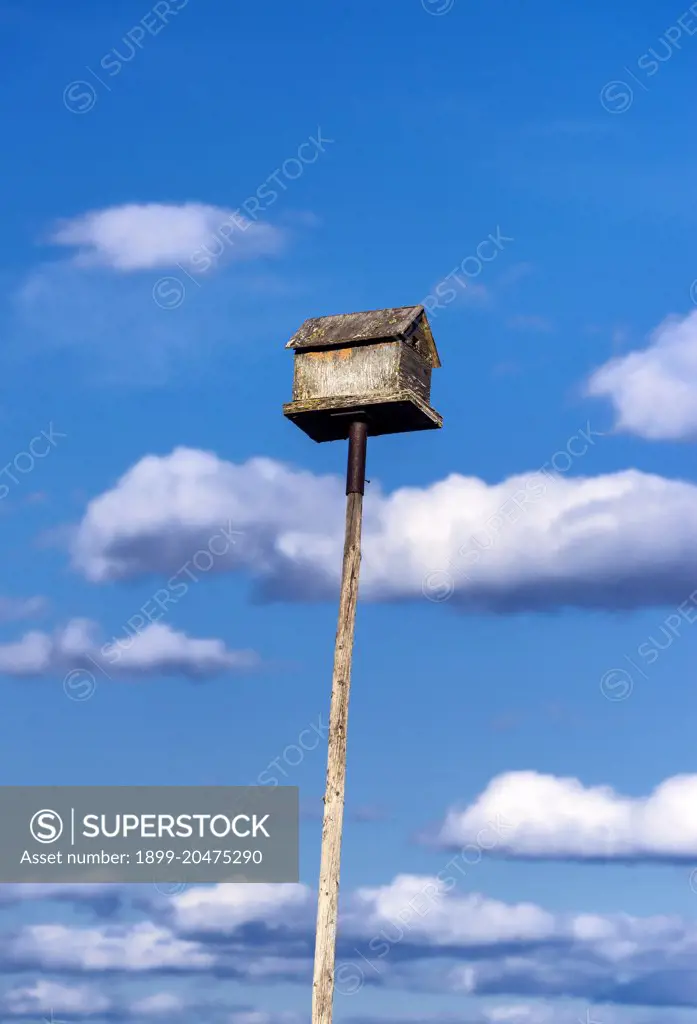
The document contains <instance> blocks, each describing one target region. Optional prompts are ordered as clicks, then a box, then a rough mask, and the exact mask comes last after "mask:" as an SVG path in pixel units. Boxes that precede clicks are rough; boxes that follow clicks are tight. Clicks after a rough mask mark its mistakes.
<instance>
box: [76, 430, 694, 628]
mask: <svg viewBox="0 0 697 1024" xmlns="http://www.w3.org/2000/svg"><path fill="white" fill-rule="evenodd" d="M344 501H345V499H344V494H343V487H342V482H341V481H340V480H339V479H338V478H336V477H328V476H324V477H320V476H316V475H314V474H312V473H309V472H304V471H302V470H298V469H295V468H293V467H291V466H288V465H285V464H283V463H280V462H276V461H274V460H272V459H266V458H255V459H251V460H249V461H248V462H245V463H243V464H233V463H230V462H226V461H224V460H222V459H220V458H218V457H217V456H216V455H214V454H212V453H210V452H203V451H197V450H192V449H186V448H178V449H176V450H175V451H173V452H172V453H171V454H170V455H166V456H155V455H150V456H146V457H145V458H143V459H141V460H140V461H139V462H138V463H137V464H136V465H134V466H133V467H132V468H131V469H130V470H128V472H126V473H125V474H124V476H123V477H122V478H121V479H120V480H119V481H118V482H117V483H116V484H115V486H114V487H113V488H112V489H111V490H109V491H107V492H105V493H104V494H102V495H100V496H98V497H96V498H95V499H94V500H93V501H91V502H90V504H89V506H88V508H87V510H86V512H85V515H84V517H83V519H82V521H81V523H80V524H79V526H78V528H77V530H76V534H75V539H74V542H73V545H72V559H73V564H74V566H75V568H77V569H78V571H80V572H81V573H82V574H84V575H85V576H86V577H87V578H88V579H90V580H92V581H94V582H108V581H114V580H127V579H133V578H137V577H142V576H146V575H153V574H155V575H159V576H160V577H163V578H166V577H173V576H174V575H175V574H180V573H181V570H182V566H183V565H185V564H187V563H190V561H191V559H192V557H193V556H194V555H195V553H196V552H198V551H206V550H208V545H209V544H210V541H211V537H212V536H214V535H215V534H217V533H219V532H220V531H221V529H225V528H227V529H228V530H237V531H240V532H241V533H242V535H243V537H242V539H241V540H240V542H239V543H236V544H234V545H228V548H227V550H226V551H225V553H224V554H222V555H221V556H220V557H217V556H216V557H215V558H214V559H213V560H212V562H213V564H212V565H208V568H207V570H206V571H210V572H229V571H236V570H241V571H244V572H246V573H247V574H248V575H249V576H250V577H251V578H252V579H253V581H254V583H255V585H256V588H257V590H258V591H259V593H260V594H261V595H262V596H263V597H265V598H267V599H276V600H296V601H302V600H324V599H327V598H333V597H334V596H335V594H336V591H337V588H338V580H339V569H340V566H341V551H342V543H343V527H344ZM206 559H208V556H206ZM695 578H697V486H695V485H694V484H691V483H687V482H684V481H680V480H669V479H665V478H663V477H660V476H655V475H650V474H646V473H641V472H639V471H637V470H627V471H624V472H620V473H613V474H607V475H604V476H598V477H568V476H561V475H554V474H553V473H552V474H550V473H548V472H546V471H545V472H538V473H534V474H524V475H520V476H514V477H511V478H509V479H508V480H505V481H503V482H502V483H499V484H487V483H486V482H484V481H482V480H478V479H476V478H473V477H464V476H460V475H458V474H451V475H450V476H448V477H447V478H446V479H444V480H441V481H438V482H436V483H433V484H431V485H429V486H426V487H422V488H418V487H405V488H401V489H399V490H397V491H394V492H392V493H391V494H384V493H383V492H382V491H381V490H380V488H379V487H378V486H376V485H373V486H371V487H370V488H369V494H368V498H367V501H366V512H365V523H364V547H363V563H362V568H361V587H362V590H361V594H362V596H363V598H365V599H368V600H374V601H400V600H405V599H416V600H423V599H424V597H426V598H428V599H430V600H432V601H436V602H437V601H443V600H446V599H449V598H452V602H453V604H454V605H457V606H459V607H460V608H462V609H464V610H470V611H485V612H511V611H539V610H553V609H557V608H561V607H576V608H600V609H630V608H640V607H646V606H656V605H664V604H679V603H680V602H682V601H685V600H686V599H687V598H688V597H689V595H690V594H691V593H692V592H693V591H694V580H695Z"/></svg>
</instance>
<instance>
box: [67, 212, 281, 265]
mask: <svg viewBox="0 0 697 1024" xmlns="http://www.w3.org/2000/svg"><path fill="white" fill-rule="evenodd" d="M50 241H51V242H52V243H53V244H54V245H61V246H69V247H72V248H77V254H76V256H75V261H76V262H77V263H78V264H79V265H84V266H94V265H97V266H107V267H111V268H113V269H114V270H120V271H134V270H153V269H155V268H157V267H173V266H175V265H176V264H178V263H190V262H192V261H193V262H194V264H196V263H197V261H198V264H197V265H199V266H200V269H199V271H198V272H199V273H200V270H201V269H204V268H203V263H204V262H206V264H207V266H206V268H205V269H207V268H208V267H209V266H210V265H211V261H215V260H217V259H218V258H219V257H220V256H221V255H222V254H223V252H224V253H225V254H226V255H227V256H229V257H230V258H232V259H235V258H237V259H249V258H254V257H257V256H263V255H267V254H273V253H276V252H278V250H279V249H280V248H281V245H282V241H283V236H282V234H281V232H280V231H279V230H278V229H277V228H274V227H272V226H271V225H269V224H265V223H263V222H258V221H250V220H249V219H247V218H244V217H242V216H240V214H239V213H238V212H236V211H234V210H229V209H224V208H222V207H218V206H206V205H204V204H203V203H184V204H182V205H175V204H167V203H145V204H137V203H130V204H126V205H124V206H112V207H109V208H107V209H105V210H93V211H91V212H89V213H86V214H83V215H82V216H80V217H76V218H74V219H72V220H67V221H64V222H63V223H61V224H60V225H58V226H57V228H56V229H55V230H54V231H53V233H52V234H51V236H50Z"/></svg>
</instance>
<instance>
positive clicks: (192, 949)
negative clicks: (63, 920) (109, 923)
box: [3, 921, 215, 974]
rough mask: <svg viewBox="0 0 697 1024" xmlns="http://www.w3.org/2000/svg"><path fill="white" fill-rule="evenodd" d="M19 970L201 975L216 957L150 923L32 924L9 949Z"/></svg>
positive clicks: (16, 938) (24, 929) (6, 945)
mask: <svg viewBox="0 0 697 1024" xmlns="http://www.w3.org/2000/svg"><path fill="white" fill-rule="evenodd" d="M3 952H4V955H5V957H6V958H7V959H8V960H9V961H11V962H12V963H14V964H15V965H16V966H17V967H26V968H28V969H29V970H33V969H36V968H37V967H38V965H39V964H40V965H42V966H41V970H44V971H66V972H73V971H81V972H85V973H95V972H100V971H126V972H129V973H130V972H133V973H136V974H140V973H147V972H152V971H167V970H180V971H181V970H186V971H190V972H197V971H201V970H203V969H205V968H209V967H211V966H213V964H214V962H215V958H214V956H213V954H211V953H209V952H207V951H206V950H205V949H203V948H202V947H200V946H199V945H197V944H196V943H193V942H187V941H186V940H185V939H180V938H178V937H177V936H175V935H173V934H172V932H171V931H169V930H168V929H167V928H163V927H159V926H157V925H155V924H153V923H152V922H150V921H141V922H138V923H136V924H133V925H130V926H113V927H110V928H68V927H66V926H65V925H61V924H37V925H28V926H26V927H25V928H23V929H22V930H21V931H20V932H19V933H18V934H17V935H15V936H14V937H12V938H11V939H10V940H9V941H8V942H7V943H6V944H5V948H4V950H3Z"/></svg>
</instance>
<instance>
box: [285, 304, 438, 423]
mask: <svg viewBox="0 0 697 1024" xmlns="http://www.w3.org/2000/svg"><path fill="white" fill-rule="evenodd" d="M286 348H292V349H294V350H295V359H294V363H295V372H294V375H293V401H292V402H289V403H288V404H287V405H284V406H283V414H284V416H287V418H288V419H289V420H292V421H293V423H295V424H296V425H297V426H298V427H300V429H301V430H304V431H305V433H306V434H308V435H309V436H310V437H311V438H312V439H313V441H339V440H342V439H344V438H346V436H347V434H348V429H349V424H350V423H351V421H352V420H354V419H357V418H361V419H365V420H366V422H367V425H368V434H369V435H371V436H376V435H378V434H400V433H404V432H406V431H411V430H435V429H437V428H438V427H442V426H443V420H442V417H441V416H439V414H438V413H437V412H436V411H435V409H432V408H431V405H430V400H431V370H433V369H434V367H439V366H440V365H441V363H440V359H439V358H438V352H437V350H436V345H435V342H434V340H433V335H432V334H431V328H430V327H429V324H428V320H427V319H426V313H425V311H424V308H423V306H402V307H400V308H398V309H377V310H371V311H370V312H367V313H345V314H341V315H339V316H322V317H317V318H315V319H313V320H306V321H305V323H304V324H303V325H302V327H301V328H300V330H299V331H298V332H297V333H296V334H294V335H293V337H292V338H291V339H290V341H289V342H288V344H287V345H286Z"/></svg>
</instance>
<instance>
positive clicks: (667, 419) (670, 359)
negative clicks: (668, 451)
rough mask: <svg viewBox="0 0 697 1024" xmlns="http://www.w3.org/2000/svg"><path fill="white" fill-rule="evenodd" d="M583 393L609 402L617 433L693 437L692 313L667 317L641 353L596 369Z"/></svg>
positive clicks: (696, 349)
mask: <svg viewBox="0 0 697 1024" xmlns="http://www.w3.org/2000/svg"><path fill="white" fill-rule="evenodd" d="M587 392H588V394H589V395H590V396H591V397H595V398H608V399H609V400H610V401H611V402H612V404H613V407H614V410H615V416H616V420H617V427H618V429H619V430H623V431H627V432H629V433H632V434H638V435H639V436H641V437H646V438H649V439H650V440H655V441H658V440H687V439H690V438H694V437H695V436H697V311H694V312H692V313H690V314H689V315H688V316H686V317H684V319H681V318H680V317H677V316H672V317H668V319H666V320H664V322H663V323H662V324H660V325H659V326H658V327H657V328H656V330H655V331H654V332H653V334H652V335H651V337H650V340H649V344H648V346H647V347H646V348H644V349H641V350H640V351H637V352H630V353H629V354H628V355H626V356H620V357H618V358H616V359H611V360H610V361H609V362H608V363H606V364H605V365H604V366H601V367H600V368H599V369H598V370H596V371H595V373H594V374H593V375H592V377H591V378H590V381H589V382H588V387H587Z"/></svg>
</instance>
